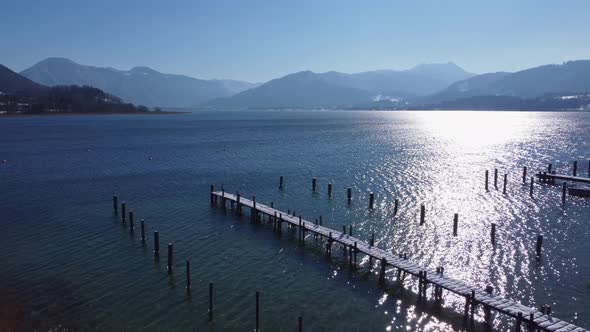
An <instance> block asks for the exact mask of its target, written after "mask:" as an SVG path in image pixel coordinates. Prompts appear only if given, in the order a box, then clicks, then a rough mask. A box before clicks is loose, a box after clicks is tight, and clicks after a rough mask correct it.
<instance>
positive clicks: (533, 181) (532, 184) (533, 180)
mask: <svg viewBox="0 0 590 332" xmlns="http://www.w3.org/2000/svg"><path fill="white" fill-rule="evenodd" d="M534 185H535V177H534V176H531V190H530V193H529V194H530V195H531V197H533V187H534Z"/></svg>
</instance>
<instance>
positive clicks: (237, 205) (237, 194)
mask: <svg viewBox="0 0 590 332" xmlns="http://www.w3.org/2000/svg"><path fill="white" fill-rule="evenodd" d="M241 199H242V197H241V196H240V193H239V192H237V193H236V209H237V210H238V211H237V212H238V216H241V215H242V203H241V202H240V200H241Z"/></svg>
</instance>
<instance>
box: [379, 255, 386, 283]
mask: <svg viewBox="0 0 590 332" xmlns="http://www.w3.org/2000/svg"><path fill="white" fill-rule="evenodd" d="M386 265H387V259H386V258H385V257H383V258H381V271H380V272H379V284H380V285H381V286H383V285H385V267H386Z"/></svg>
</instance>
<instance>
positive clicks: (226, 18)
mask: <svg viewBox="0 0 590 332" xmlns="http://www.w3.org/2000/svg"><path fill="white" fill-rule="evenodd" d="M50 56H60V57H67V58H70V59H72V60H74V61H76V62H79V63H82V64H91V65H96V66H109V67H114V68H117V69H129V68H131V67H134V66H139V65H142V66H149V67H152V68H154V69H156V70H159V71H163V72H169V73H177V74H186V75H189V76H194V77H198V78H234V79H242V80H249V81H264V80H268V79H272V78H276V77H278V76H282V75H285V74H287V73H291V72H295V71H299V70H313V71H318V72H321V71H328V70H338V71H343V72H358V71H365V70H373V69H405V68H409V67H412V66H413V65H416V64H419V63H431V62H448V61H453V62H455V63H457V64H458V65H460V66H462V67H464V68H465V69H467V70H469V71H472V72H476V73H483V72H489V71H500V70H507V71H515V70H519V69H523V68H527V67H532V66H536V65H541V64H546V63H560V62H562V61H566V60H573V59H590V1H588V0H490V1H478V0H462V1H458V0H457V1H453V0H431V1H421V0H403V1H395V0H389V1H347V0H338V1H336V0H335V1H331V0H330V1H322V0H310V1H307V0H291V1H283V0H269V1H260V0H250V1H246V0H243V1H238V0H236V1H225V0H218V1H197V0H189V1H172V0H171V1H150V0H143V1H125V0H118V1H112V0H103V1H81V0H77V1H60V0H53V1H28V0H18V1H3V3H2V6H0V63H2V64H4V65H6V66H8V67H9V68H12V69H13V70H17V71H20V70H22V69H25V68H27V67H28V66H30V65H32V64H34V63H35V62H37V61H40V60H42V59H44V58H46V57H50Z"/></svg>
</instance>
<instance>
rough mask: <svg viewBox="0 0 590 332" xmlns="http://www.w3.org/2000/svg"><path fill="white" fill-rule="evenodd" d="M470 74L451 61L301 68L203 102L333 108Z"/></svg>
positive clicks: (403, 94) (405, 94) (423, 90)
mask: <svg viewBox="0 0 590 332" xmlns="http://www.w3.org/2000/svg"><path fill="white" fill-rule="evenodd" d="M472 76H474V74H471V73H468V72H466V71H464V70H463V69H461V68H460V67H459V66H457V65H455V64H453V63H446V64H430V65H420V66H416V67H414V68H412V69H409V70H403V71H395V70H377V71H367V72H361V73H354V74H347V73H340V72H335V71H331V72H326V73H314V72H311V71H302V72H298V73H295V74H290V75H287V76H284V77H281V78H279V79H275V80H272V81H269V82H267V83H265V84H263V85H261V86H258V87H256V88H252V89H250V90H247V91H244V92H242V93H238V94H236V95H235V96H232V97H229V98H224V99H218V100H214V101H211V102H209V103H205V104H204V105H205V106H206V107H211V108H297V107H305V108H318V107H324V108H328V107H330V108H334V107H343V106H350V105H354V104H364V103H367V102H370V101H373V100H381V99H387V100H388V99H399V98H409V97H414V96H417V95H426V94H430V93H434V92H436V91H439V90H441V89H444V88H445V87H447V86H448V85H449V84H451V83H453V82H455V80H457V79H465V78H468V77H472Z"/></svg>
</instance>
